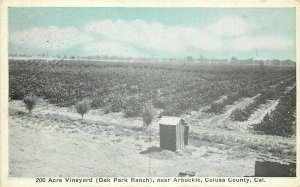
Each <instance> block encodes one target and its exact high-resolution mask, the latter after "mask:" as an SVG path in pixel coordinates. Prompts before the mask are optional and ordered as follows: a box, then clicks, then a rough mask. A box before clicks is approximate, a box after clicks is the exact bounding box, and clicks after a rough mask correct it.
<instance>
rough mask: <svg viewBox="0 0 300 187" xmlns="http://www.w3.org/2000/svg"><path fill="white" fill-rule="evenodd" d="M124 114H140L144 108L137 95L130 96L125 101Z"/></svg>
mask: <svg viewBox="0 0 300 187" xmlns="http://www.w3.org/2000/svg"><path fill="white" fill-rule="evenodd" d="M124 105H125V109H124V114H125V116H126V117H134V116H139V115H140V113H141V110H142V104H141V101H140V100H139V99H138V98H137V97H130V98H128V99H127V100H126V101H125V103H124Z"/></svg>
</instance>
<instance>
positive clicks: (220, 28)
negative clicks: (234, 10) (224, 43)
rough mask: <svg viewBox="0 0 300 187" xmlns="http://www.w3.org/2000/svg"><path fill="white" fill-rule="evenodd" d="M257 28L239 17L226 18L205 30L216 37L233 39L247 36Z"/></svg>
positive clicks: (256, 25)
mask: <svg viewBox="0 0 300 187" xmlns="http://www.w3.org/2000/svg"><path fill="white" fill-rule="evenodd" d="M258 27H259V25H258V24H253V23H249V22H247V21H246V20H245V19H242V18H240V17H234V16H228V17H224V18H221V19H220V20H219V21H218V22H216V23H213V24H211V25H209V26H207V27H206V28H205V30H206V32H209V33H211V34H212V35H216V36H220V37H233V36H240V35H244V34H247V33H249V32H250V31H252V30H254V29H257V28H258Z"/></svg>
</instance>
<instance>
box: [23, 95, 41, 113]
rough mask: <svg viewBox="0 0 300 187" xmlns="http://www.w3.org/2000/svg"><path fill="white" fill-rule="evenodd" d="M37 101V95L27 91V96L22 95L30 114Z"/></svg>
mask: <svg viewBox="0 0 300 187" xmlns="http://www.w3.org/2000/svg"><path fill="white" fill-rule="evenodd" d="M37 101H38V97H37V96H36V95H34V94H33V93H29V94H28V95H27V96H25V97H24V99H23V102H24V103H25V105H26V108H27V109H28V111H29V113H30V114H31V111H32V109H33V108H34V107H35V105H36V104H37Z"/></svg>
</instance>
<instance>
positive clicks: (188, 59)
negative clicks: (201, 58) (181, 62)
mask: <svg viewBox="0 0 300 187" xmlns="http://www.w3.org/2000/svg"><path fill="white" fill-rule="evenodd" d="M186 61H187V62H193V61H194V58H193V57H192V56H187V57H186Z"/></svg>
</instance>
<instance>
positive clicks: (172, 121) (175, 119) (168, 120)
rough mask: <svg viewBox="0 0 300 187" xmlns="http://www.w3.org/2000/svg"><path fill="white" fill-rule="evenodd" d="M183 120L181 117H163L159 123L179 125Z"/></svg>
mask: <svg viewBox="0 0 300 187" xmlns="http://www.w3.org/2000/svg"><path fill="white" fill-rule="evenodd" d="M181 120H182V119H181V118H179V117H173V116H163V117H162V118H161V119H160V121H159V122H158V123H159V124H163V125H178V123H180V121H181Z"/></svg>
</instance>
